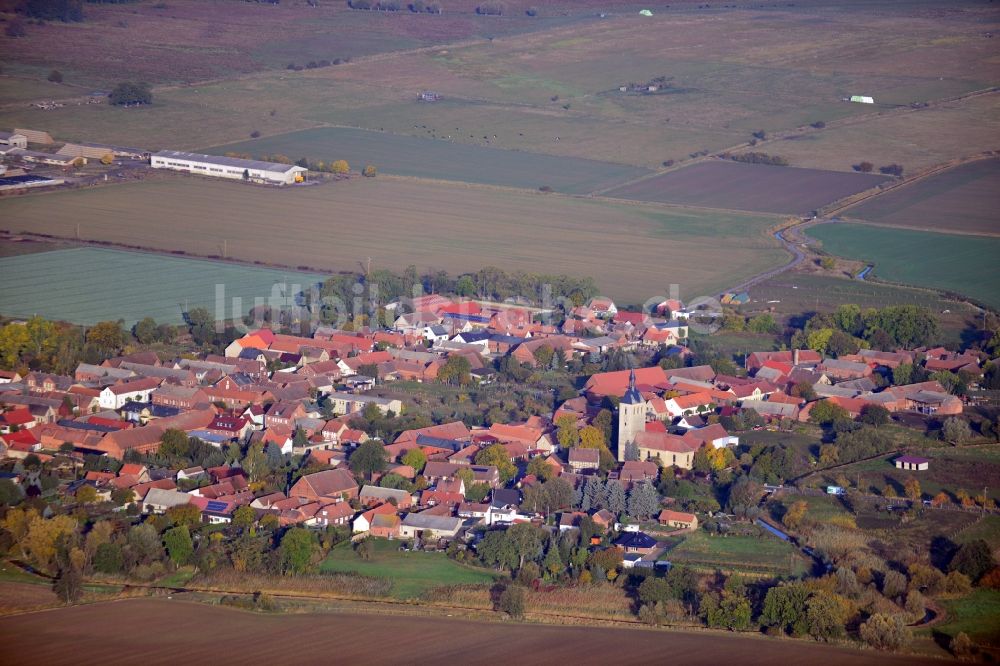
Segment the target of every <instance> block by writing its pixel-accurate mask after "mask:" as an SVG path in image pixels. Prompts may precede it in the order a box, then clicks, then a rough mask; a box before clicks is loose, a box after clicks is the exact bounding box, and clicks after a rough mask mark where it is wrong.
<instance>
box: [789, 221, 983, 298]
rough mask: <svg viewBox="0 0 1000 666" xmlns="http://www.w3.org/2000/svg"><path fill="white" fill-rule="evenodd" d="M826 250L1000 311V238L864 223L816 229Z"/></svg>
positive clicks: (887, 274) (902, 280)
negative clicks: (977, 301)
mask: <svg viewBox="0 0 1000 666" xmlns="http://www.w3.org/2000/svg"><path fill="white" fill-rule="evenodd" d="M808 233H809V235H810V236H812V237H813V238H816V239H817V240H820V241H822V242H823V249H824V250H826V251H827V252H829V253H830V254H835V255H838V256H841V257H846V258H849V259H858V260H860V261H867V262H870V263H872V264H874V265H875V271H874V274H875V276H877V277H879V278H882V279H885V280H889V281H892V282H899V283H903V284H911V285H916V286H918V287H932V288H935V289H944V290H948V291H953V292H955V293H959V294H964V295H966V296H969V297H971V298H974V299H977V300H979V301H982V302H983V303H986V304H987V305H990V306H992V307H995V308H1000V262H998V261H997V260H996V258H997V257H998V256H1000V238H981V237H972V236H957V235H949V234H941V233H932V232H925V231H910V230H907V229H890V228H887V227H877V226H871V225H866V224H853V223H838V224H824V225H820V226H817V227H813V228H811V229H809V231H808Z"/></svg>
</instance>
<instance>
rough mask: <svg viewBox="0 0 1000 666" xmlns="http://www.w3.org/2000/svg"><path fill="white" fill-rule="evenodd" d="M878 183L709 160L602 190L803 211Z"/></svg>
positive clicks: (673, 200) (664, 199) (717, 205)
mask: <svg viewBox="0 0 1000 666" xmlns="http://www.w3.org/2000/svg"><path fill="white" fill-rule="evenodd" d="M883 181H885V178H884V177H882V176H871V175H867V174H849V173H838V172H836V171H822V170H819V169H797V168H792V167H778V166H768V165H764V164H744V163H740V162H731V161H725V160H713V161H711V162H700V163H698V164H693V165H691V166H689V167H684V168H683V169H678V170H677V171H671V172H669V173H665V174H663V175H662V176H656V177H655V178H647V179H646V180H643V181H640V182H638V183H633V184H630V185H623V186H622V187H618V188H615V189H613V190H610V191H608V192H606V193H605V194H606V195H607V196H609V197H618V198H621V199H636V200H638V201H658V202H661V203H673V204H683V205H687V206H706V207H709V208H726V209H730V210H746V211H753V212H758V213H791V214H797V215H802V214H806V213H808V212H809V211H811V210H816V209H818V208H821V207H823V206H825V205H826V204H829V203H832V202H834V201H836V200H838V199H842V198H844V197H846V196H849V195H851V194H856V193H857V192H861V191H863V190H867V189H869V188H871V187H875V186H876V185H878V184H879V183H881V182H883Z"/></svg>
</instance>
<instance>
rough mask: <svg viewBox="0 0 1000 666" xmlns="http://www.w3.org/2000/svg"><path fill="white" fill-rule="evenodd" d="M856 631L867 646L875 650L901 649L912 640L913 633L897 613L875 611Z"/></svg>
mask: <svg viewBox="0 0 1000 666" xmlns="http://www.w3.org/2000/svg"><path fill="white" fill-rule="evenodd" d="M858 633H859V634H860V636H861V640H863V641H864V642H865V643H866V644H868V645H869V646H871V647H873V648H875V649H876V650H888V651H893V652H894V651H897V650H901V649H903V648H904V647H906V646H907V645H909V643H910V641H911V640H913V634H912V633H911V632H910V628H909V627H907V626H906V622H904V621H903V618H902V617H900V616H899V615H885V614H883V613H875V614H874V615H872V616H871V617H870V618H868V621H867V622H864V623H863V624H862V625H861V627H860V629H859V631H858Z"/></svg>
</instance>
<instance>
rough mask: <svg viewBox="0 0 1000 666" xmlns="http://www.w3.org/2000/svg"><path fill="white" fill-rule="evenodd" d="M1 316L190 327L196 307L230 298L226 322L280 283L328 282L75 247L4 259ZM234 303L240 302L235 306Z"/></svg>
mask: <svg viewBox="0 0 1000 666" xmlns="http://www.w3.org/2000/svg"><path fill="white" fill-rule="evenodd" d="M0 280H2V282H3V284H4V287H3V289H0V314H2V315H4V316H6V317H30V316H32V315H36V314H37V315H41V316H43V317H47V318H49V319H59V320H64V321H70V322H73V323H77V324H94V323H96V322H99V321H106V320H115V319H124V320H125V323H126V325H129V326H131V325H132V324H134V323H135V322H136V321H138V320H139V319H142V318H143V317H153V318H154V319H156V321H157V322H160V323H164V322H165V323H171V324H180V323H183V313H184V312H186V311H187V310H188V309H189V308H195V307H206V308H208V309H209V311H210V312H213V313H214V312H215V311H216V294H217V291H216V290H217V288H218V287H219V286H220V285H221V287H222V288H223V290H224V291H223V293H224V297H225V300H224V303H225V306H226V310H224V312H223V313H222V315H223V316H224V317H225V318H231V317H232V316H233V315H234V311H237V312H238V314H239V315H240V316H242V315H244V314H246V312H247V311H248V310H249V309H250V308H251V307H252V306H253V304H254V299H255V298H261V299H266V298H268V297H270V296H271V293H272V287H273V286H274V285H275V284H287V285H289V287H291V286H292V285H296V284H297V285H300V287H301V288H303V289H306V288H308V287H309V285H311V284H315V283H316V282H318V281H320V280H322V276H319V275H315V274H308V273H298V272H294V271H280V270H275V269H269V268H258V267H255V266H240V265H236V264H230V263H224V262H220V261H207V260H200V259H188V258H181V257H170V256H163V255H155V254H148V253H145V252H126V251H121V250H109V249H104V248H72V249H65V250H54V251H52V252H40V253H35V254H23V255H19V256H11V257H2V258H0ZM233 298H239V299H241V301H240V306H239V308H236V307H235V304H234V302H233V300H232V299H233Z"/></svg>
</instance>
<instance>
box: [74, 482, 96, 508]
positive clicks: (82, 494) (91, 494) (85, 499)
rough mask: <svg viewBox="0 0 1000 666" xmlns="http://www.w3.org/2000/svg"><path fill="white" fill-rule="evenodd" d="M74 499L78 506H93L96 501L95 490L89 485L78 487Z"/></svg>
mask: <svg viewBox="0 0 1000 666" xmlns="http://www.w3.org/2000/svg"><path fill="white" fill-rule="evenodd" d="M75 499H76V501H77V503H79V504H93V503H94V502H96V501H97V489H96V488H94V486H91V485H85V486H80V488H79V489H78V490H77V491H76V497H75Z"/></svg>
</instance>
